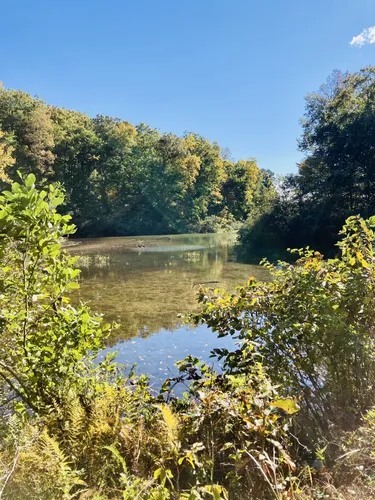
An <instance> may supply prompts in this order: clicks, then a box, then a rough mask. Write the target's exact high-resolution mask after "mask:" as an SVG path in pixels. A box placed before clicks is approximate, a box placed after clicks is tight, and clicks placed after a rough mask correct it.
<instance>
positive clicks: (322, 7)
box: [0, 0, 375, 173]
mask: <svg viewBox="0 0 375 500" xmlns="http://www.w3.org/2000/svg"><path fill="white" fill-rule="evenodd" d="M1 21H2V22H1V30H0V40H1V48H2V50H1V70H0V80H1V81H2V82H3V83H4V84H5V86H6V87H7V88H16V89H22V90H25V91H27V92H30V93H31V94H38V95H39V96H40V97H41V98H43V99H44V100H46V101H47V102H48V103H50V104H55V105H58V106H64V107H66V108H71V109H77V110H79V111H82V112H85V113H89V114H90V115H95V114H97V113H100V114H108V115H111V116H117V117H120V118H122V119H125V120H128V121H130V122H132V123H134V124H136V123H140V122H146V123H147V124H149V125H151V126H152V127H155V128H158V129H160V130H161V131H165V132H174V133H176V134H182V133H183V132H184V131H186V130H188V131H194V132H198V133H200V134H201V135H204V136H205V137H207V138H208V139H210V140H212V141H217V142H219V144H220V145H221V146H222V147H228V148H230V150H231V151H232V155H233V156H234V157H235V158H236V159H239V158H248V157H256V158H257V159H258V162H259V165H260V166H261V167H263V168H270V169H271V170H273V171H275V172H277V173H287V172H292V171H294V170H295V164H296V162H297V161H298V160H299V158H300V157H301V154H300V153H299V152H298V151H297V138H298V137H299V135H300V132H301V129H300V126H299V119H300V118H301V116H302V114H303V111H304V96H305V95H306V94H307V93H308V92H310V91H313V90H316V89H317V88H318V87H319V86H320V84H322V83H323V81H324V80H325V79H326V77H327V76H328V75H329V74H330V73H331V72H332V70H334V69H335V68H338V69H342V70H349V71H355V70H358V69H360V68H361V67H364V66H366V65H369V64H375V43H373V42H375V31H374V32H371V31H370V32H364V34H362V35H360V34H361V33H362V31H363V30H364V29H365V28H369V27H371V26H373V25H375V1H374V0H313V1H308V0H268V1H265V0H263V1H261V0H258V1H253V0H189V1H187V0H185V1H184V0H160V1H159V2H157V1H155V0H137V1H134V0H133V1H131V2H130V1H128V0H106V1H104V0H90V1H88V0H64V1H51V0H49V1H47V0H35V1H30V0H17V1H10V0H9V1H7V2H5V1H4V2H2V6H1ZM355 36H359V38H358V39H356V42H355V44H354V45H350V41H351V40H352V39H353V37H355Z"/></svg>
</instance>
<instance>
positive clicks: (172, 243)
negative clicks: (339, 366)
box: [70, 234, 266, 343]
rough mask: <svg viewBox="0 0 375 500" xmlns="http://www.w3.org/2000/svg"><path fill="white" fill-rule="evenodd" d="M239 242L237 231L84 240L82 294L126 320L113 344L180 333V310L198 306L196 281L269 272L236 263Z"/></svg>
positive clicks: (226, 283) (222, 283)
mask: <svg viewBox="0 0 375 500" xmlns="http://www.w3.org/2000/svg"><path fill="white" fill-rule="evenodd" d="M234 242H235V235H232V234H222V235H212V234H205V235H176V236H171V237H168V240H166V239H162V238H161V237H160V239H156V238H152V237H145V238H142V239H141V240H140V239H139V238H138V239H133V238H101V239H87V240H84V241H83V242H82V244H80V245H77V246H75V247H72V248H71V249H70V251H71V252H72V253H75V254H79V255H81V259H80V267H81V268H82V275H81V290H80V292H79V298H80V300H83V301H85V302H89V303H90V304H91V306H92V308H93V309H94V310H95V311H100V312H102V313H104V314H105V316H106V318H107V319H108V320H115V321H118V322H119V323H120V324H121V328H120V329H119V330H117V331H116V337H115V338H113V339H112V343H113V342H118V341H119V340H126V339H130V338H132V337H137V336H141V337H146V336H149V335H150V334H153V333H157V332H160V331H161V330H167V331H175V330H176V329H178V328H179V327H180V326H181V320H180V319H179V318H178V313H188V312H191V311H193V310H195V309H196V308H197V304H196V292H197V288H198V286H196V285H194V284H196V283H207V284H208V286H215V287H220V288H226V289H234V288H235V287H236V286H237V285H240V284H244V283H245V282H246V280H247V279H248V278H249V276H250V275H254V276H256V277H259V278H261V277H265V276H266V272H265V271H264V270H263V269H262V268H260V267H259V266H254V265H247V264H243V263H240V262H236V261H235V259H234V252H233V244H234ZM141 245H144V246H141ZM209 282H217V283H213V284H212V285H211V284H210V283H209Z"/></svg>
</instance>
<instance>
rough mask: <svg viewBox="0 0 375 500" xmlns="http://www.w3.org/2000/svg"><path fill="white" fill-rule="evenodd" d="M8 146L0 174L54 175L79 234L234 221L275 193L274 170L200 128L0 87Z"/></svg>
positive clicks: (199, 227)
mask: <svg viewBox="0 0 375 500" xmlns="http://www.w3.org/2000/svg"><path fill="white" fill-rule="evenodd" d="M4 148H5V149H7V150H8V151H9V148H10V149H12V152H13V158H14V159H15V160H16V164H15V165H14V164H13V165H9V162H8V167H7V168H4V167H5V164H4V163H0V182H1V181H3V183H4V182H5V181H7V180H13V181H14V180H17V171H21V172H22V173H24V174H28V173H33V174H34V175H35V176H36V178H37V180H38V182H39V183H41V184H42V185H48V183H51V182H60V183H61V184H63V186H64V188H65V204H64V206H63V207H61V208H62V211H63V212H64V213H69V214H70V215H72V218H73V222H74V223H75V224H76V225H77V227H78V231H79V233H80V235H86V236H87V235H89V236H95V235H102V236H105V235H144V234H163V233H187V232H217V231H235V230H237V229H238V228H239V226H240V225H241V223H242V222H243V221H244V220H245V219H247V218H248V217H250V216H251V217H253V216H255V214H256V213H257V212H258V211H259V209H260V208H261V207H263V208H264V209H265V206H266V205H269V204H270V203H271V202H272V199H273V198H274V196H275V186H274V181H273V174H272V173H271V172H269V171H265V170H261V169H260V168H258V166H257V164H256V161H255V160H254V159H249V160H246V161H242V160H240V161H237V162H234V161H231V160H230V154H228V152H227V151H226V150H222V149H221V148H220V146H219V145H218V144H216V143H211V142H210V141H208V140H206V139H205V138H203V137H201V136H200V135H198V134H196V133H186V134H185V135H184V136H183V137H177V136H176V135H174V134H168V133H161V132H159V131H158V130H155V129H152V128H150V127H149V126H147V125H145V124H140V125H138V126H133V125H132V124H130V123H129V122H126V121H123V120H120V119H117V118H111V117H108V116H102V115H98V116H96V117H95V118H91V117H90V116H88V115H85V114H82V113H79V112H77V111H70V110H67V109H62V108H57V107H55V106H50V105H47V104H45V103H44V102H43V101H42V100H41V99H39V98H33V97H31V96H30V95H29V94H27V93H25V92H22V91H17V90H7V89H5V88H0V154H1V151H2V150H3V149H4ZM13 162H14V160H13ZM3 187H4V184H3Z"/></svg>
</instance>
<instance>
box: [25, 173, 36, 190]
mask: <svg viewBox="0 0 375 500" xmlns="http://www.w3.org/2000/svg"><path fill="white" fill-rule="evenodd" d="M35 181H36V178H35V175H34V174H29V175H28V176H27V177H26V179H25V186H26V187H32V186H33V185H34V184H35Z"/></svg>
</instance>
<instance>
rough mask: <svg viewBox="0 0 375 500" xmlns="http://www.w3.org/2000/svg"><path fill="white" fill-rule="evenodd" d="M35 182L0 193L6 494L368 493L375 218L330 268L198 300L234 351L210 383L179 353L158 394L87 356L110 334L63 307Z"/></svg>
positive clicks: (224, 355)
mask: <svg viewBox="0 0 375 500" xmlns="http://www.w3.org/2000/svg"><path fill="white" fill-rule="evenodd" d="M34 181H35V179H34V177H33V176H29V177H27V178H26V180H25V181H24V183H23V184H17V183H15V184H13V186H12V190H11V191H10V192H4V193H3V195H2V197H1V198H0V231H1V233H0V293H1V315H0V318H1V322H0V333H1V335H2V350H1V351H0V377H1V380H2V383H1V386H0V389H1V407H0V408H1V412H0V431H1V434H0V435H1V439H0V497H2V498H5V499H12V500H17V499H20V500H21V499H23V498H25V497H27V498H30V499H42V500H44V499H45V500H48V499H51V498H55V499H60V498H61V499H64V500H68V499H73V498H81V499H90V498H91V499H96V500H105V499H117V498H124V499H128V500H130V499H134V498H139V499H152V500H163V499H177V498H181V499H184V498H185V499H190V500H199V499H201V500H205V499H210V498H213V499H215V500H219V499H227V498H236V499H237V498H238V499H248V498H257V499H269V498H277V499H280V500H281V499H282V498H301V499H302V498H304V499H307V498H322V497H324V496H325V497H326V498H327V497H328V498H350V497H347V496H345V494H346V493H345V488H347V489H348V488H349V487H350V488H349V489H351V490H350V491H354V492H355V493H357V496H358V498H360V494H362V495H364V494H370V495H371V494H372V492H373V484H372V481H373V463H372V461H373V460H372V459H373V453H374V435H373V434H374V415H373V413H374V411H373V407H374V406H375V401H374V391H373V385H374V373H375V371H374V368H375V366H374V363H375V361H374V354H373V353H374V345H373V344H374V339H373V332H374V324H375V318H374V314H375V312H374V311H375V308H374V295H375V294H374V291H375V290H374V251H373V240H374V234H373V231H372V229H371V228H372V227H373V225H374V223H375V220H373V219H370V220H368V221H364V220H363V219H361V218H360V217H351V218H349V219H348V220H347V222H346V225H345V226H344V228H343V230H342V232H341V236H342V241H341V242H340V244H339V247H340V251H341V257H340V258H336V259H329V260H324V259H323V256H322V255H321V254H320V253H318V252H314V251H312V250H310V249H299V250H296V251H294V253H297V255H298V257H299V258H298V260H297V262H296V264H294V265H292V264H289V263H286V262H279V263H278V264H277V265H272V264H270V263H269V262H267V261H265V262H264V266H265V267H266V268H267V269H268V270H269V272H270V274H271V277H272V280H270V281H267V282H256V281H255V279H254V278H250V280H249V282H248V284H247V286H245V287H242V288H239V289H238V291H237V293H235V294H228V293H226V292H224V291H220V290H211V291H209V290H201V291H200V296H199V299H200V301H201V303H202V304H203V310H202V312H201V313H200V314H198V315H195V316H194V318H195V321H197V322H205V323H206V324H207V325H209V326H210V327H211V328H213V329H214V330H215V331H217V332H218V334H219V336H223V335H233V336H234V337H235V338H237V339H238V341H239V344H238V345H237V347H236V348H235V349H234V350H233V352H230V351H228V350H225V349H215V350H214V352H213V353H212V355H213V356H214V357H216V358H218V359H219V360H221V361H222V364H223V367H222V371H221V372H220V373H218V372H216V371H214V370H213V369H212V368H211V367H209V366H208V365H206V364H204V363H201V362H199V361H198V360H197V359H195V358H192V357H187V358H186V359H185V360H183V361H181V362H180V363H179V364H178V366H179V375H178V376H177V377H175V378H174V379H169V380H167V381H166V382H165V384H164V386H163V388H162V390H161V392H160V394H159V395H154V394H152V392H151V390H150V387H149V384H148V380H147V378H146V377H145V376H140V377H136V376H135V375H134V374H133V373H130V374H128V376H125V373H124V367H122V366H120V365H117V364H116V363H115V362H114V359H113V356H109V357H107V358H106V359H105V360H104V361H102V362H100V363H99V362H98V360H97V359H96V353H97V352H98V350H99V349H100V347H101V345H102V341H103V339H104V337H105V335H107V332H108V331H109V327H102V326H101V317H99V316H94V315H92V313H91V311H90V310H89V308H88V307H87V306H80V307H78V308H73V307H72V305H71V304H70V301H69V297H68V295H67V294H68V293H69V291H71V290H75V289H76V288H77V287H79V284H78V282H77V278H78V274H79V272H78V271H77V270H76V269H75V268H74V262H75V259H72V258H71V257H69V256H68V254H67V253H66V252H65V251H64V250H63V249H62V248H61V246H60V245H61V238H62V237H64V236H66V235H69V234H71V233H72V231H73V230H74V228H73V227H72V226H71V225H69V219H68V217H66V216H61V215H59V214H58V213H57V212H56V207H57V206H58V204H59V203H61V202H62V200H63V194H62V192H61V190H60V188H59V187H57V186H51V187H49V188H48V190H46V191H38V190H37V189H36V188H35V186H34ZM178 383H185V385H187V388H188V389H187V392H186V393H185V394H184V395H183V397H182V398H177V397H176V396H175V395H174V394H173V388H174V386H175V385H176V384H178ZM364 414H365V415H366V416H365V419H364V420H362V416H363V415H364ZM344 472H345V478H344V476H343V474H344ZM343 495H344V496H343ZM363 498H365V497H364V496H363Z"/></svg>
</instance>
